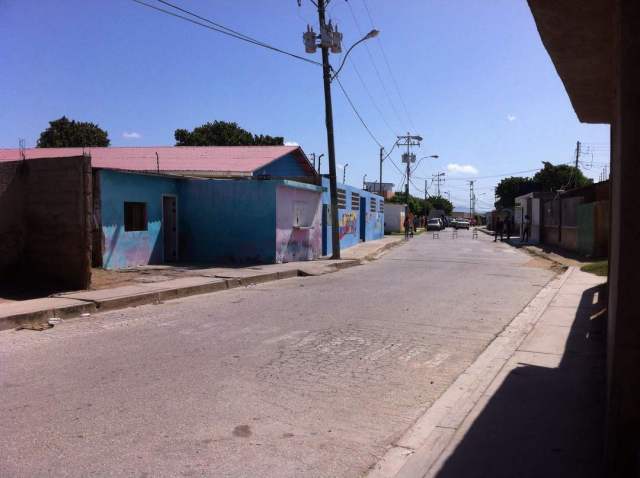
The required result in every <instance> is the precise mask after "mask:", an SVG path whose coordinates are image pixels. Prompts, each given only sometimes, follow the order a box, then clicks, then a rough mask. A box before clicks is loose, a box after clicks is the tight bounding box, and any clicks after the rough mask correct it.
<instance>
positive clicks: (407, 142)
mask: <svg viewBox="0 0 640 478" xmlns="http://www.w3.org/2000/svg"><path fill="white" fill-rule="evenodd" d="M401 141H402V142H401ZM421 141H422V136H419V135H413V136H412V135H411V134H410V133H407V135H406V136H398V141H397V143H396V144H397V145H398V146H406V147H407V152H406V153H404V154H403V155H402V162H403V163H407V184H406V186H405V194H406V196H405V199H406V200H407V205H406V206H405V211H404V214H405V217H409V183H410V181H411V163H415V162H416V155H415V154H411V146H417V147H420V142H421Z"/></svg>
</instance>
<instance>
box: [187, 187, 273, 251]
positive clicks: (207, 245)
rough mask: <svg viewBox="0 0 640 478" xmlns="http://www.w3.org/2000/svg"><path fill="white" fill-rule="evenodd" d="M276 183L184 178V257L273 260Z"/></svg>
mask: <svg viewBox="0 0 640 478" xmlns="http://www.w3.org/2000/svg"><path fill="white" fill-rule="evenodd" d="M276 183H277V182H276V181H233V180H214V179H212V180H184V181H181V182H180V184H179V188H178V190H179V198H180V199H179V204H178V210H179V228H180V258H181V260H183V261H191V262H216V263H217V262H220V263H270V262H274V261H275V256H276V193H275V187H276Z"/></svg>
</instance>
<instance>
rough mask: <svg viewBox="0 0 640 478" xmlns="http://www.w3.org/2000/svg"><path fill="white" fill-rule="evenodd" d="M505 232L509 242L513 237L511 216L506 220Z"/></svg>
mask: <svg viewBox="0 0 640 478" xmlns="http://www.w3.org/2000/svg"><path fill="white" fill-rule="evenodd" d="M504 228H505V232H506V233H507V242H509V240H510V239H511V218H510V217H508V218H507V219H506V220H505V222H504Z"/></svg>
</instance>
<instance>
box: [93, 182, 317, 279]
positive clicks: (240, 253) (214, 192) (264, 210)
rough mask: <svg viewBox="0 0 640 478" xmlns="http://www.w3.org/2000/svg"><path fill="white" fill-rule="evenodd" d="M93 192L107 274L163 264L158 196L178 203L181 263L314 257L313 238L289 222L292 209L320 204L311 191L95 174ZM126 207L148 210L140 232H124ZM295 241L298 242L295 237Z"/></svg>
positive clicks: (296, 187) (291, 186)
mask: <svg viewBox="0 0 640 478" xmlns="http://www.w3.org/2000/svg"><path fill="white" fill-rule="evenodd" d="M278 188H280V189H281V190H284V191H287V192H288V193H287V194H280V199H279V200H278V198H277V195H276V191H277V189H278ZM297 191H299V192H297ZM100 193H101V208H102V214H101V218H102V230H103V235H104V250H103V265H104V267H105V268H106V269H120V268H125V267H131V266H137V265H145V264H161V263H162V261H163V249H164V247H163V240H162V196H163V195H168V194H171V195H175V196H177V210H178V247H179V257H178V260H179V261H180V262H193V263H236V264H247V263H273V262H276V261H277V260H280V261H283V260H294V259H295V260H300V259H309V258H314V257H317V256H318V255H319V254H320V239H321V238H320V234H319V233H318V234H317V236H315V235H314V234H315V233H313V234H312V233H311V232H309V230H306V229H305V233H304V234H302V233H301V232H300V231H293V230H292V228H293V222H292V221H293V220H292V218H291V217H290V216H291V214H292V213H293V212H294V206H295V204H294V202H300V201H307V202H309V203H310V204H311V202H313V201H314V200H315V201H316V202H315V203H314V204H319V201H320V194H321V192H320V188H319V187H318V186H314V185H308V184H301V183H295V182H291V181H283V180H272V181H255V180H237V181H234V180H201V179H186V178H175V179H174V178H168V177H163V176H153V175H143V174H136V173H124V172H118V171H112V170H101V171H100ZM314 198H315V199H314ZM126 201H133V202H144V203H145V204H146V205H147V230H145V231H125V230H124V203H125V202H126ZM310 210H312V211H315V212H314V214H313V215H312V216H313V217H314V218H315V219H314V221H315V222H314V224H316V226H315V228H314V229H313V231H319V230H320V226H319V213H318V212H317V211H316V210H315V209H313V208H311V209H310ZM278 211H280V216H281V217H280V222H279V223H277V221H276V219H277V212H278ZM312 222H313V221H312ZM276 234H279V236H278V237H277V235H276ZM301 235H304V237H298V236H301ZM307 236H308V237H307ZM278 238H279V241H278ZM284 238H286V240H285V239H284ZM276 248H278V254H279V255H277V254H276Z"/></svg>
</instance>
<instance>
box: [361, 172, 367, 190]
mask: <svg viewBox="0 0 640 478" xmlns="http://www.w3.org/2000/svg"><path fill="white" fill-rule="evenodd" d="M366 188H367V175H366V174H365V175H364V176H362V189H364V190H365V191H366Z"/></svg>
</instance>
